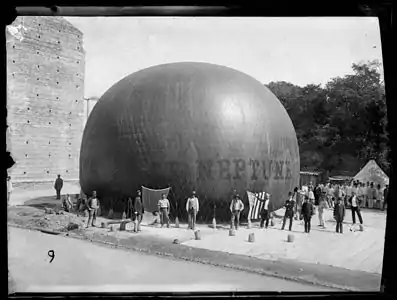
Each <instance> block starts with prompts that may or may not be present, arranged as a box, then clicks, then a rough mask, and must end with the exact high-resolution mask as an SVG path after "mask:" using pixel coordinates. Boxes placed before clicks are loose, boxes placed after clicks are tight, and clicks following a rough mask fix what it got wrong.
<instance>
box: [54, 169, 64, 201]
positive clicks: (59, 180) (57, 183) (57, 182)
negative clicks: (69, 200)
mask: <svg viewBox="0 0 397 300" xmlns="http://www.w3.org/2000/svg"><path fill="white" fill-rule="evenodd" d="M62 187H63V179H62V178H61V175H58V177H57V179H56V180H55V183H54V189H55V191H56V192H57V200H61V190H62Z"/></svg>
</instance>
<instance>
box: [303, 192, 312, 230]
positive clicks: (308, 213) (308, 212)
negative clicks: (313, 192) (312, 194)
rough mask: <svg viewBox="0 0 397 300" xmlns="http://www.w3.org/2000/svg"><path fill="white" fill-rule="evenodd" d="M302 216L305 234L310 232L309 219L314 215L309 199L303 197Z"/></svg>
mask: <svg viewBox="0 0 397 300" xmlns="http://www.w3.org/2000/svg"><path fill="white" fill-rule="evenodd" d="M302 215H303V220H304V222H305V233H309V232H310V227H311V219H312V216H313V215H314V207H313V203H312V202H311V201H310V199H309V197H307V196H306V197H305V202H304V203H303V205H302Z"/></svg>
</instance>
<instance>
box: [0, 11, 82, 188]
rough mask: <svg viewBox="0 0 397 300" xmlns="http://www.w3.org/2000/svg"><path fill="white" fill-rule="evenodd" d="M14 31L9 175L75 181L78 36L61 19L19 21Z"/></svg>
mask: <svg viewBox="0 0 397 300" xmlns="http://www.w3.org/2000/svg"><path fill="white" fill-rule="evenodd" d="M19 25H22V26H23V28H21V27H20V29H22V37H23V39H22V40H21V39H20V36H18V35H15V32H16V31H15V27H18V26H19ZM12 26H15V27H14V29H13V28H11V29H7V49H6V51H7V124H8V130H7V148H8V151H10V152H11V155H12V157H13V159H14V160H15V161H16V165H15V166H14V167H13V168H12V169H11V170H9V171H8V172H9V175H11V176H12V178H13V181H17V182H18V181H47V180H51V181H52V180H54V178H55V177H56V175H57V174H61V176H62V177H63V178H64V179H66V180H68V179H77V178H78V177H79V171H78V169H79V154H80V144H81V138H82V132H83V126H84V121H85V120H84V119H85V116H84V105H85V103H84V102H85V101H84V65H85V61H84V57H85V53H84V50H83V43H82V39H83V36H82V33H81V32H80V31H79V30H78V29H76V28H75V27H73V26H72V25H71V24H70V23H69V22H67V21H66V20H64V19H63V18H62V17H33V16H27V17H18V18H17V19H16V20H15V22H14V23H13V24H12ZM24 28H25V29H24ZM13 32H14V35H13V34H12V33H13Z"/></svg>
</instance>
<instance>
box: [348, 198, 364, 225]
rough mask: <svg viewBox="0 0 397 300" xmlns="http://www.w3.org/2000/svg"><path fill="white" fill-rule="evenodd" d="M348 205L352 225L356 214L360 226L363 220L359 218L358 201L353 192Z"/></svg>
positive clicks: (354, 222)
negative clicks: (350, 211)
mask: <svg viewBox="0 0 397 300" xmlns="http://www.w3.org/2000/svg"><path fill="white" fill-rule="evenodd" d="M349 203H350V206H351V210H352V219H353V224H356V214H357V216H358V219H359V220H360V224H363V218H362V217H361V213H360V200H359V199H358V197H357V195H356V193H355V192H353V193H352V196H351V198H350V199H349Z"/></svg>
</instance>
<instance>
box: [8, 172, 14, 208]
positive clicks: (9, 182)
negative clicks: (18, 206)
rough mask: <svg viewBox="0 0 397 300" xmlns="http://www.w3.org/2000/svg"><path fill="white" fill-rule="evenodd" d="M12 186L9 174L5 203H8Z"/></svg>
mask: <svg viewBox="0 0 397 300" xmlns="http://www.w3.org/2000/svg"><path fill="white" fill-rule="evenodd" d="M13 189H14V188H13V187H12V182H11V176H8V177H7V205H8V204H9V203H10V197H11V193H12V190H13Z"/></svg>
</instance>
